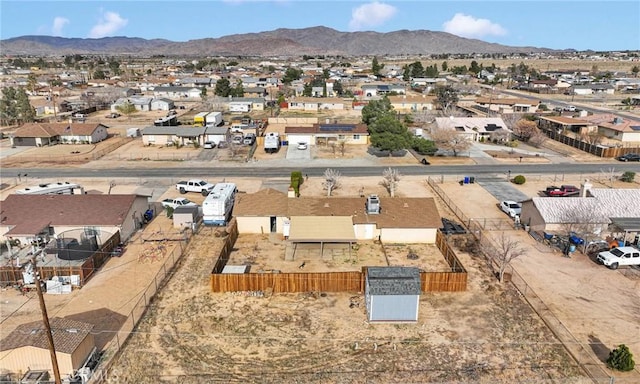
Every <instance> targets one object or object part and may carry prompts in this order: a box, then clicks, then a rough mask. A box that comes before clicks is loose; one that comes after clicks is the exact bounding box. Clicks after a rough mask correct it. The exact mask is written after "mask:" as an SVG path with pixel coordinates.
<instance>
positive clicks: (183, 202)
mask: <svg viewBox="0 0 640 384" xmlns="http://www.w3.org/2000/svg"><path fill="white" fill-rule="evenodd" d="M187 205H193V206H195V205H198V204H196V203H194V202H193V201H191V200H189V199H187V198H184V197H176V198H173V199H172V198H168V199H164V200H162V206H163V207H165V208H173V209H176V208H178V207H184V206H187Z"/></svg>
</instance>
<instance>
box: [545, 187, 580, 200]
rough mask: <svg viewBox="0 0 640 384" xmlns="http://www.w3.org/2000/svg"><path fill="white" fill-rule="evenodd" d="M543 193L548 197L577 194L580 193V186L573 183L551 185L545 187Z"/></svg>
mask: <svg viewBox="0 0 640 384" xmlns="http://www.w3.org/2000/svg"><path fill="white" fill-rule="evenodd" d="M544 194H545V195H547V196H549V197H569V196H578V195H579V194H580V188H578V187H576V186H574V185H561V186H559V187H556V186H551V187H547V189H545V191H544Z"/></svg>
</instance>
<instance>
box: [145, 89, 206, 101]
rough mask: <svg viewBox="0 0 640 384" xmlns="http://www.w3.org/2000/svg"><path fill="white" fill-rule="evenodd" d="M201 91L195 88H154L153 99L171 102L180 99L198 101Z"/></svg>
mask: <svg viewBox="0 0 640 384" xmlns="http://www.w3.org/2000/svg"><path fill="white" fill-rule="evenodd" d="M201 94H202V90H201V89H200V88H197V87H180V86H169V87H155V88H154V89H153V97H166V98H169V99H171V100H182V99H200V95H201Z"/></svg>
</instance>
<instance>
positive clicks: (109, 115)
mask: <svg viewBox="0 0 640 384" xmlns="http://www.w3.org/2000/svg"><path fill="white" fill-rule="evenodd" d="M120 116H121V115H120V114H119V113H117V112H112V113H110V114H108V115H107V116H106V117H107V119H117V118H118V117H120Z"/></svg>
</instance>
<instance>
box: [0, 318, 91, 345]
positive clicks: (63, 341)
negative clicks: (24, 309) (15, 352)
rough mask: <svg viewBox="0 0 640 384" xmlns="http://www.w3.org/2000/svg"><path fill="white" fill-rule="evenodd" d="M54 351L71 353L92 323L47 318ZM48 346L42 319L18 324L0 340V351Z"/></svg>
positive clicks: (87, 333)
mask: <svg viewBox="0 0 640 384" xmlns="http://www.w3.org/2000/svg"><path fill="white" fill-rule="evenodd" d="M49 324H50V325H51V330H52V333H53V345H54V346H55V348H56V351H58V352H62V353H69V354H71V353H73V352H74V351H75V350H76V349H77V348H78V346H79V345H80V344H81V343H82V341H83V340H84V339H85V338H86V337H87V335H89V333H90V332H91V330H92V329H93V325H92V324H87V323H83V322H80V321H75V320H71V319H65V318H60V317H54V318H52V319H50V320H49ZM27 346H31V347H36V348H43V349H48V348H49V341H48V340H47V335H46V332H45V329H44V325H43V324H42V321H33V322H31V323H26V324H22V325H19V326H18V327H17V328H16V329H14V330H13V331H12V332H11V333H10V334H8V335H7V337H5V338H4V339H3V340H2V342H0V351H8V350H11V349H15V348H21V347H27Z"/></svg>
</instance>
